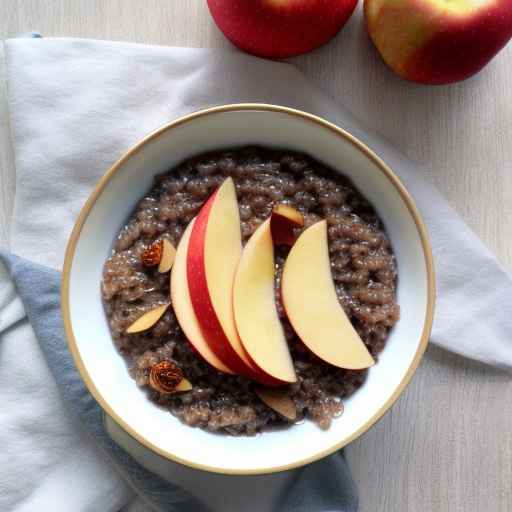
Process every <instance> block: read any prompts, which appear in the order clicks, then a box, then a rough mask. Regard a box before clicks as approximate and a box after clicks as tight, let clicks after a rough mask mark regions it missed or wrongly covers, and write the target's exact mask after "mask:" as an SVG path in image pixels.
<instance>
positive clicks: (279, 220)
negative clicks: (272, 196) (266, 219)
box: [270, 204, 304, 247]
mask: <svg viewBox="0 0 512 512" xmlns="http://www.w3.org/2000/svg"><path fill="white" fill-rule="evenodd" d="M270 225H271V229H272V239H273V241H274V245H288V246H290V247H291V246H292V245H293V244H294V243H295V239H296V237H295V234H294V232H293V230H294V228H300V227H302V226H304V216H303V215H302V213H300V212H299V211H298V210H296V209H295V208H293V207H292V206H289V205H287V204H277V205H276V206H274V208H273V210H272V216H271V221H270Z"/></svg>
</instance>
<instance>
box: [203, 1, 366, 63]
mask: <svg viewBox="0 0 512 512" xmlns="http://www.w3.org/2000/svg"><path fill="white" fill-rule="evenodd" d="M356 4H357V0H208V6H209V7H210V12H211V13H212V16H213V19H214V20H215V23H217V26H218V27H219V28H220V30H222V32H223V33H224V35H225V36H226V37H227V38H228V39H229V40H230V41H231V42H232V43H233V44H235V45H236V46H238V47H239V48H241V49H242V50H245V51H246V52H248V53H252V54H254V55H259V56H260V57H270V58H285V57H293V56H294V55H300V54H301V53H306V52H309V51H311V50H314V49H315V48H318V47H319V46H321V45H323V44H325V43H327V41H329V40H330V39H332V38H333V37H334V36H335V35H336V34H337V33H338V31H339V30H340V29H341V27H343V25H344V24H345V23H346V21H347V20H348V19H349V18H350V15H351V14H352V13H353V11H354V8H355V6H356Z"/></svg>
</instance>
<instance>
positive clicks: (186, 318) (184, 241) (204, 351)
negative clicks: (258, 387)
mask: <svg viewBox="0 0 512 512" xmlns="http://www.w3.org/2000/svg"><path fill="white" fill-rule="evenodd" d="M194 222H195V219H192V221H190V223H189V225H188V226H187V228H186V229H185V231H184V233H183V235H182V237H181V240H180V243H179V244H178V248H177V249H176V254H175V258H174V265H173V267H172V271H171V301H172V306H173V309H174V313H175V315H176V319H177V320H178V323H179V324H180V327H181V330H182V331H183V332H184V334H185V336H186V338H187V339H188V341H189V342H190V344H191V345H192V346H193V347H194V349H195V350H196V352H198V353H199V355H200V356H201V357H202V358H203V359H204V360H205V361H206V362H207V363H209V364H210V365H211V366H213V367H214V368H216V369H217V370H219V371H221V372H224V373H230V374H232V373H234V372H233V371H232V370H231V369H230V368H229V367H228V366H226V365H225V364H224V363H223V362H222V361H221V360H220V359H219V358H218V357H217V356H216V355H215V353H214V352H213V351H212V349H211V348H210V346H209V345H208V343H207V342H206V340H205V338H204V336H203V333H202V331H201V328H200V326H199V322H198V320H197V317H196V314H195V312H194V308H193V306H192V301H191V299H190V292H189V288H188V280H187V253H188V246H189V242H190V235H191V233H192V227H193V225H194Z"/></svg>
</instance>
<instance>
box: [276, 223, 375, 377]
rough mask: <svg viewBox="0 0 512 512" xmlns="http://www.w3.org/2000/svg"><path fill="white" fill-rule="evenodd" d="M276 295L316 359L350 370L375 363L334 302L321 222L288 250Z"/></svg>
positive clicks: (323, 229) (344, 314)
mask: <svg viewBox="0 0 512 512" xmlns="http://www.w3.org/2000/svg"><path fill="white" fill-rule="evenodd" d="M281 294H282V298H283V305H284V309H285V311H286V314H287V315H288V319H289V320H290V323H291V324H292V326H293V328H294V329H295V332H296V333H297V334H298V336H299V337H300V339H301V340H302V342H303V343H304V344H305V345H306V346H307V347H308V348H309V349H310V350H311V352H313V353H314V354H316V355H317V356H318V357H319V358H320V359H322V360H323V361H326V362H327V363H330V364H332V365H334V366H338V367H340V368H346V369H350V370H359V369H363V368H368V367H370V366H372V365H373V364H374V362H375V361H374V360H373V357H372V356H371V354H370V353H369V352H368V349H367V348H366V346H365V344H364V343H363V341H362V340H361V338H360V337H359V335H358V334H357V332H356V330H355V329H354V327H353V326H352V324H351V323H350V320H349V318H348V317H347V315H346V313H345V311H344V310H343V308H342V307H341V305H340V303H339V301H338V297H337V295H336V290H335V288H334V282H333V280H332V275H331V265H330V260H329V247H328V242H327V222H326V221H325V220H323V221H320V222H317V223H315V224H313V225H312V226H310V227H309V228H307V229H306V230H305V231H304V232H303V233H302V234H301V235H300V236H299V238H298V239H297V241H296V242H295V245H294V246H293V247H292V248H291V250H290V253H289V254H288V258H287V259H286V262H285V264H284V269H283V275H282V279H281Z"/></svg>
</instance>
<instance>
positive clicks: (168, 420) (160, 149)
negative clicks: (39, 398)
mask: <svg viewBox="0 0 512 512" xmlns="http://www.w3.org/2000/svg"><path fill="white" fill-rule="evenodd" d="M246 144H258V145H264V146H274V147H282V148H288V149H293V150H298V151H303V152H306V153H309V154H310V155H311V156H313V157H314V158H316V159H318V160H319V161H321V162H324V163H325V164H327V165H329V166H330V167H332V168H334V169H337V170H339V171H340V172H342V173H343V174H345V175H346V176H348V177H349V178H350V179H351V180H352V181H353V182H354V184H355V185H356V186H357V188H358V189H359V190H360V191H361V192H362V193H363V195H364V196H365V197H366V198H367V199H368V200H369V201H370V202H371V203H372V204H373V205H374V207H375V208H376V209H377V211H378V213H379V215H380V217H381V218H382V220H383V221H384V224H385V227H386V229H387V232H388V235H389V236H390V238H391V242H392V244H393V248H394V251H395V254H396V257H397V260H398V272H399V283H398V302H399V304H400V307H401V319H400V321H399V323H398V324H397V325H396V327H395V328H394V329H393V330H392V332H391V335H390V337H389V340H388V343H387V345H386V348H385V349H384V351H383V353H382V355H381V356H380V357H379V362H378V364H377V365H376V366H374V367H373V368H371V370H370V372H369V376H368V379H367V381H366V383H365V384H364V386H363V387H362V388H361V389H359V390H358V391H357V392H356V393H355V394H354V395H353V396H352V397H351V398H349V399H348V400H346V402H345V412H344V414H343V416H342V417H341V418H339V419H336V420H335V421H333V423H332V425H331V427H330V429H329V430H327V431H322V430H320V429H319V428H318V427H317V426H315V425H314V424H313V423H312V422H310V421H306V422H305V423H303V424H301V425H296V426H293V427H292V428H289V429H284V430H279V431H272V432H265V433H263V434H261V435H258V436H255V437H229V436H224V435H214V434H211V433H208V432H204V431H202V430H200V429H197V428H190V427H188V426H186V425H183V424H182V423H180V421H178V420H177V419H176V418H174V417H173V416H172V415H171V414H169V413H168V412H166V411H164V410H161V409H159V408H158V407H156V406H155V405H154V404H152V403H151V402H150V401H149V400H148V399H147V398H146V396H145V394H144V393H143V392H142V391H141V390H140V389H139V388H138V387H137V385H136V384H135V381H133V380H132V379H131V378H130V376H129V375H128V372H127V371H126V367H125V363H124V361H123V359H122V357H121V356H120V355H119V354H118V352H117V351H116V349H115V348H114V345H113V343H112V340H111V337H110V333H109V329H108V325H107V321H106V318H105V314H104V311H103V307H102V303H101V298H100V281H101V274H102V267H103V263H104V261H105V258H106V257H107V255H108V254H109V251H110V248H111V246H112V242H113V239H114V237H115V236H116V234H117V233H118V232H119V230H120V228H121V227H122V226H123V225H124V224H125V222H126V220H127V218H128V216H129V215H130V213H131V212H132V210H133V208H134V206H135V204H136V203H137V201H138V200H139V199H140V198H141V197H142V196H143V195H144V193H145V192H146V191H147V190H149V188H150V187H151V184H152V180H153V176H154V175H155V174H158V173H161V172H163V171H167V170H168V169H171V168H172V167H173V166H175V165H176V164H178V163H179V162H181V161H182V160H184V159H186V158H188V157H190V156H192V155H194V154H198V153H202V152H204V151H208V150H213V149H219V148H229V147H234V146H241V145H246ZM433 308H434V273H433V265H432V255H431V251H430V247H429V243H428V240H427V235H426V231H425V228H424V226H423V223H422V221H421V219H420V216H419V214H418V211H417V209H416V207H415V205H414V203H413V201H412V199H411V197H410V196H409V194H408V193H407V192H406V190H405V188H404V186H403V185H402V184H401V183H400V181H399V180H398V179H397V177H396V176H395V175H394V174H393V172H392V171H391V170H390V169H389V168H388V167H387V166H386V165H385V164H384V163H383V162H382V161H381V160H380V159H379V158H378V157H377V156H376V155H375V154H374V153H372V152H371V151H370V150H369V149H368V148H367V147H366V146H364V145H363V144H362V143H361V142H359V141H358V140H356V139H355V138H354V137H352V136H351V135H349V134H348V133H346V132H344V131H343V130H341V129H340V128H338V127H336V126H334V125H333V124H331V123H329V122H327V121H324V120H322V119H320V118H318V117H315V116H312V115H310V114H306V113H304V112H300V111H296V110H291V109H288V108H284V107H277V106H272V105H259V104H244V105H227V106H222V107H216V108H212V109H208V110H204V111H201V112H196V113H193V114H190V115H188V116H185V117H183V118H181V119H178V120H176V121H174V122H172V123H170V124H168V125H166V126H164V127H162V128H161V129H159V130H157V131H156V132H155V133H153V134H151V135H149V136H148V137H146V138H145V139H144V140H142V141H141V142H140V143H139V144H137V145H136V146H135V147H133V148H132V149H131V150H130V151H129V152H128V153H127V154H126V155H125V156H123V157H122V158H121V159H120V160H119V161H118V162H117V163H116V164H115V165H114V166H113V167H112V168H111V169H109V170H108V172H107V173H106V174H105V176H104V177H103V178H102V179H101V180H100V182H99V183H98V185H97V186H96V188H95V190H94V191H93V193H92V194H91V196H90V198H89V200H88V201H87V203H86V204H85V206H84V208H83V210H82V212H81V214H80V216H79V218H78V221H77V223H76V225H75V228H74V230H73V233H72V235H71V238H70V241H69V245H68V248H67V253H66V260H65V265H64V274H63V287H62V310H63V315H64V323H65V328H66V333H67V338H68V343H69V348H70V351H71V353H72V354H73V357H74V359H75V363H76V365H77V367H78V369H79V371H80V373H81V375H82V378H83V379H84V381H85V383H86V385H87V387H88V388H89V390H90V392H91V393H92V394H93V395H94V397H95V398H96V400H97V401H98V402H99V404H100V405H101V406H102V407H103V409H104V410H105V411H106V413H107V414H109V415H110V416H111V417H112V418H113V419H114V420H115V421H116V422H117V423H118V424H119V425H120V426H121V427H122V428H123V429H124V430H125V431H126V432H127V433H129V434H130V435H131V436H132V437H134V438H135V439H136V440H138V441H139V442H140V443H142V444H143V445H145V446H146V447H147V448H149V449H151V450H153V451H154V452H156V453H158V454H160V455H163V456H164V457H167V458H168V459H171V460H174V461H177V462H181V463H183V464H186V465H188V466H191V467H195V468H198V469H204V470H208V471H214V472H219V473H229V474H260V473H270V472H274V471H281V470H285V469H291V468H293V467H297V466H301V465H304V464H307V463H309V462H311V461H314V460H316V459H319V458H321V457H324V456H326V455H328V454H330V453H332V452H333V451H335V450H337V449H339V448H341V447H342V446H344V445H346V444H347V443H349V442H350V441H352V440H353V439H355V438H356V437H358V436H359V435H361V434H362V433H363V432H365V431H366V430H367V429H368V428H370V426H371V425H373V424H374V423H375V422H376V421H377V420H378V419H379V418H380V417H381V416H382V415H383V414H384V413H385V412H386V411H387V410H388V409H389V407H390V406H391V405H392V404H393V403H394V402H395V401H396V399H397V398H398V396H399V395H400V393H401V392H402V391H403V390H404V388H405V386H406V385H407V383H408V382H409V380H410V378H411V377H412V375H413V373H414V371H415V369H416V368H417V366H418V364H419V362H420V359H421V356H422V355H423V352H424V351H425V348H426V345H427V341H428V337H429V334H430V329H431V324H432V315H433Z"/></svg>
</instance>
